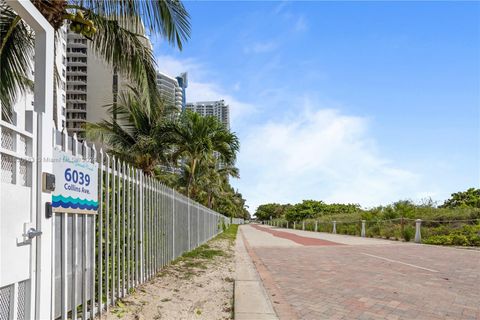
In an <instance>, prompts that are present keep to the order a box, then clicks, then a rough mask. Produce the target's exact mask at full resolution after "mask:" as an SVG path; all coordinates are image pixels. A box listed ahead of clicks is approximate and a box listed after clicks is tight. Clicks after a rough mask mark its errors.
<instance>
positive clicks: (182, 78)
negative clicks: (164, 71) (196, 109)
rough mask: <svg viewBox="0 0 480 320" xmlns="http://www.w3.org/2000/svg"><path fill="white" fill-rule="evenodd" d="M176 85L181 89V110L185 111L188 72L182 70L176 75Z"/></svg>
mask: <svg viewBox="0 0 480 320" xmlns="http://www.w3.org/2000/svg"><path fill="white" fill-rule="evenodd" d="M177 81H178V85H179V86H180V89H181V90H182V111H185V107H186V106H187V92H186V91H187V90H186V89H187V87H188V73H186V72H183V73H181V74H180V75H179V76H178V77H177Z"/></svg>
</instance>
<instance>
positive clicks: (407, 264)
mask: <svg viewBox="0 0 480 320" xmlns="http://www.w3.org/2000/svg"><path fill="white" fill-rule="evenodd" d="M361 254H363V255H366V256H369V257H373V258H377V259H382V260H385V261H389V262H394V263H399V264H403V265H406V266H409V267H413V268H417V269H422V270H427V271H430V272H439V271H437V270H433V269H428V268H424V267H420V266H416V265H414V264H410V263H405V262H402V261H397V260H392V259H388V258H384V257H379V256H376V255H373V254H368V253H364V252H361Z"/></svg>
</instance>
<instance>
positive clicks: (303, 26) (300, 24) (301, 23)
mask: <svg viewBox="0 0 480 320" xmlns="http://www.w3.org/2000/svg"><path fill="white" fill-rule="evenodd" d="M307 30H308V24H307V19H306V18H305V17H304V16H299V17H298V18H297V22H295V31H298V32H302V31H307Z"/></svg>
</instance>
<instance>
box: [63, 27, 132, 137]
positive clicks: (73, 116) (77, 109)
mask: <svg viewBox="0 0 480 320" xmlns="http://www.w3.org/2000/svg"><path fill="white" fill-rule="evenodd" d="M88 42H89V40H87V39H86V38H85V37H83V36H82V35H79V34H77V33H74V32H69V33H68V40H67V97H66V100H67V118H66V121H67V129H68V131H69V132H70V133H72V134H73V133H76V134H77V135H78V136H79V138H82V137H83V136H84V133H85V124H86V123H87V122H99V121H101V120H107V119H110V118H111V114H110V112H109V108H111V106H112V105H113V103H114V102H117V99H118V94H119V93H120V92H121V91H122V90H123V89H125V88H126V87H127V85H128V80H127V79H125V78H124V77H122V76H121V75H120V74H119V73H118V72H116V71H115V70H113V68H112V67H110V66H109V65H108V64H107V63H106V62H105V61H104V60H103V59H102V58H100V57H98V56H97V55H96V54H95V53H94V52H93V50H92V48H91V47H90V45H89V43H88Z"/></svg>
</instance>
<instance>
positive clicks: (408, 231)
mask: <svg viewBox="0 0 480 320" xmlns="http://www.w3.org/2000/svg"><path fill="white" fill-rule="evenodd" d="M414 235H415V228H414V227H411V226H406V227H404V229H403V234H402V237H403V239H404V240H405V241H406V242H409V241H410V240H411V239H412V238H413V237H414Z"/></svg>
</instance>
